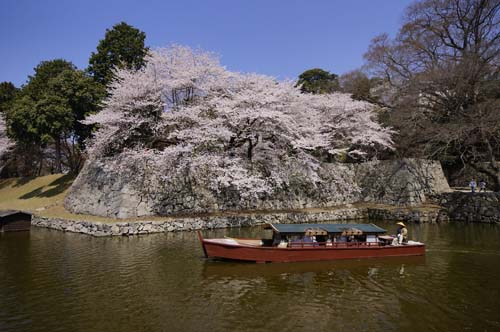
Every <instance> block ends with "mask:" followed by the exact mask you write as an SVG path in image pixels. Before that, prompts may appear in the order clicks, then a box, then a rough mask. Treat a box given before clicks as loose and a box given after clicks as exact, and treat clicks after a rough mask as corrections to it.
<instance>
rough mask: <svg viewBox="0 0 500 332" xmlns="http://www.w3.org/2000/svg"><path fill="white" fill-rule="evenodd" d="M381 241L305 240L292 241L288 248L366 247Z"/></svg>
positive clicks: (376, 245) (377, 244)
mask: <svg viewBox="0 0 500 332" xmlns="http://www.w3.org/2000/svg"><path fill="white" fill-rule="evenodd" d="M381 245H382V243H380V242H304V241H290V242H288V246H287V248H316V247H322V248H352V247H355V248H365V247H378V246H381Z"/></svg>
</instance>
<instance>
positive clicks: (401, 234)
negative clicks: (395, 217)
mask: <svg viewBox="0 0 500 332" xmlns="http://www.w3.org/2000/svg"><path fill="white" fill-rule="evenodd" d="M396 225H398V226H399V227H398V243H399V244H401V243H407V242H408V230H407V229H406V226H405V224H404V223H403V222H401V221H400V222H398V223H396Z"/></svg>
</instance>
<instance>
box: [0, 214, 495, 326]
mask: <svg viewBox="0 0 500 332" xmlns="http://www.w3.org/2000/svg"><path fill="white" fill-rule="evenodd" d="M382 226H385V227H386V228H389V229H390V228H391V227H393V225H392V224H386V225H383V224H382ZM394 230H395V228H394ZM409 231H410V234H411V236H412V237H413V238H414V239H415V240H420V241H424V242H426V243H427V248H428V251H427V254H426V256H425V257H418V256H417V257H387V258H382V259H380V258H378V259H365V260H346V261H336V262H301V263H277V264H252V263H235V262H228V261H213V260H206V259H204V258H203V253H202V250H201V247H200V245H199V243H198V240H197V238H196V235H195V234H194V233H175V234H173V233H170V234H158V235H150V236H141V237H132V238H125V237H123V238H92V237H88V236H84V235H79V234H65V233H60V232H56V231H49V230H44V229H33V230H32V232H31V233H10V234H3V235H0V281H1V283H0V331H68V330H74V331H92V330H102V331H200V330H210V331H227V330H238V331H250V330H251V331H267V330H276V331H283V330H294V331H310V330H316V331H326V330H348V329H349V330H354V329H355V330H361V331H367V330H376V331H378V330H382V329H383V330H386V331H396V330H402V329H404V330H405V331H458V330H466V329H469V330H481V331H494V330H500V323H499V322H500V318H499V315H498V307H499V305H500V296H499V295H500V283H499V282H498V281H497V279H498V275H499V274H500V266H499V265H498V264H496V263H495V262H497V261H498V256H499V255H500V245H499V243H498V235H500V233H499V230H498V227H495V226H493V227H492V226H490V225H468V224H448V225H410V227H409ZM266 232H268V231H264V230H263V229H262V228H260V227H256V228H252V229H231V230H216V231H207V232H205V235H206V236H207V237H211V236H224V235H227V236H243V237H253V236H258V235H262V234H265V235H267V236H270V234H268V233H266Z"/></svg>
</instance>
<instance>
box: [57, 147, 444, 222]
mask: <svg viewBox="0 0 500 332" xmlns="http://www.w3.org/2000/svg"><path fill="white" fill-rule="evenodd" d="M148 165H149V164H148V163H147V162H145V161H133V160H132V161H131V160H129V159H127V158H122V157H120V156H116V157H112V158H111V157H110V158H107V159H105V160H99V161H94V162H87V163H86V164H85V167H84V168H83V170H82V171H81V172H80V174H79V175H78V178H77V179H76V180H75V182H74V183H73V185H72V187H71V189H70V192H69V194H68V195H67V197H66V199H65V207H66V209H67V210H68V211H71V212H73V213H78V214H90V215H96V216H102V217H111V218H122V219H129V218H148V217H153V216H155V217H156V216H171V215H175V214H193V215H196V214H202V213H213V212H217V211H234V212H238V211H240V210H286V209H288V210H291V209H305V208H329V207H334V206H339V205H345V204H354V203H360V202H362V203H372V204H388V205H397V206H402V205H404V206H419V205H421V204H425V202H426V199H427V197H429V196H430V195H435V194H439V193H441V192H446V191H450V188H449V186H448V182H447V181H446V178H445V176H444V174H443V170H442V168H441V165H440V164H439V162H436V161H431V160H420V159H402V160H385V161H370V162H365V163H360V164H342V163H324V164H322V165H321V166H320V168H319V171H318V174H319V176H320V178H319V179H318V181H317V182H315V183H314V184H311V183H308V182H304V181H301V180H300V179H301V178H300V174H290V181H289V183H288V184H287V185H286V186H283V187H282V188H281V187H280V188H276V189H275V190H274V191H273V192H272V193H271V194H268V195H264V196H258V197H254V196H249V197H247V196H245V195H243V193H241V192H239V191H238V190H237V189H236V188H232V187H228V188H219V189H218V190H215V189H214V188H212V187H211V186H210V185H209V184H208V183H206V178H204V177H200V176H196V174H191V173H189V172H187V171H186V172H180V171H179V172H171V170H165V169H152V168H151V169H150V168H148V167H150V166H148ZM151 167H152V166H151ZM288 168H290V169H296V167H295V168H294V165H288Z"/></svg>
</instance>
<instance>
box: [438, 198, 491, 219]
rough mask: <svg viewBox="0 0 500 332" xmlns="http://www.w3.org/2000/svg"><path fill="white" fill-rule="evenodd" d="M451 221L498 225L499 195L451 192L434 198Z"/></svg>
mask: <svg viewBox="0 0 500 332" xmlns="http://www.w3.org/2000/svg"><path fill="white" fill-rule="evenodd" d="M436 200H437V201H439V204H440V205H441V206H442V207H443V208H444V209H446V211H447V213H448V215H449V218H450V219H451V220H457V221H466V222H483V223H500V193H494V192H485V193H475V194H472V193H470V192H451V193H442V194H440V195H438V196H437V197H436Z"/></svg>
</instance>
